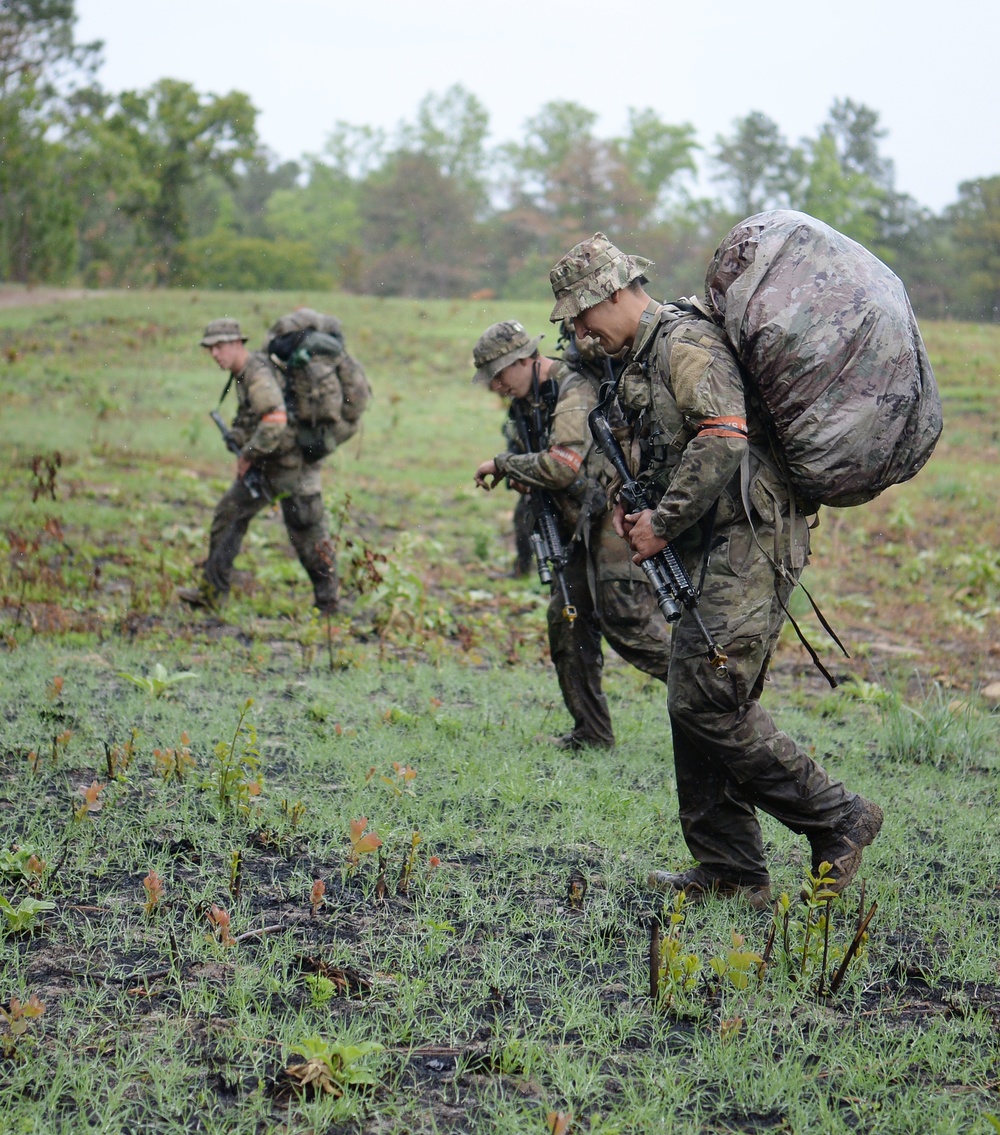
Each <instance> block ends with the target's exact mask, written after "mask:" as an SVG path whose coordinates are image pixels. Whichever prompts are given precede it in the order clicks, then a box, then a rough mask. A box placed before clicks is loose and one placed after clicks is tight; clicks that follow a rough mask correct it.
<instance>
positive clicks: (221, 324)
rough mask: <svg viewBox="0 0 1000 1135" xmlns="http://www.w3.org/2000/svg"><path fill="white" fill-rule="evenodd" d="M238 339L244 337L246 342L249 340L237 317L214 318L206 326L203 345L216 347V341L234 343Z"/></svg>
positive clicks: (202, 338) (243, 339)
mask: <svg viewBox="0 0 1000 1135" xmlns="http://www.w3.org/2000/svg"><path fill="white" fill-rule="evenodd" d="M236 339H242V341H243V342H244V343H245V342H246V341H247V337H246V335H244V334H243V332H242V331H241V330H240V325H239V323H237V322H236V320H235V319H213V320H212V322H211V323H210V324H209V325H208V326H207V327H206V328H205V334H204V335H202V337H201V346H202V347H214V346H215V344H216V343H232V342H234V341H235V340H236Z"/></svg>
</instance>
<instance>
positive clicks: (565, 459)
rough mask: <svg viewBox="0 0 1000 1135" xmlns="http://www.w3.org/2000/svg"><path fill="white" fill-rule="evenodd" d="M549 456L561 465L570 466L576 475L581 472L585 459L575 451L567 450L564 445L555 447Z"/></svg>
mask: <svg viewBox="0 0 1000 1135" xmlns="http://www.w3.org/2000/svg"><path fill="white" fill-rule="evenodd" d="M549 455H550V456H551V457H552V459H553V460H554V461H558V462H559V464H560V465H567V466H569V468H570V469H572V470H573V472H574V473H579V472H580V466H581V465H582V464H583V458H582V457H581V456H580V455H579V453H577V452H576V451H575V450H573V449H567V448H566V446H564V445H554V446H552V448H551V449H550V450H549Z"/></svg>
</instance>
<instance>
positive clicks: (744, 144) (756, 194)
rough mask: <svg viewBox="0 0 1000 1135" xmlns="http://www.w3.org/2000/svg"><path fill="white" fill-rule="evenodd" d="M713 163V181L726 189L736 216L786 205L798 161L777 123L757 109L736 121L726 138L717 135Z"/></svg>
mask: <svg viewBox="0 0 1000 1135" xmlns="http://www.w3.org/2000/svg"><path fill="white" fill-rule="evenodd" d="M712 161H713V163H714V164H715V166H716V167H717V170H718V172H717V173H715V174H714V175H713V177H714V180H715V181H718V182H721V183H722V184H723V185H724V186H725V187H726V188H727V189H728V191H729V201H728V203H730V204H731V205H732V208H733V211H734V212H735V213H737V214H738V215H739V216H741V217H746V216H748V215H750V214H752V213H759V212H761V211H762V210H764V209H774V208H780V207H781V206H782V205H786V204H787V203H788V199H789V196H790V193H791V189H792V185H793V184H794V181H795V173H794V168H795V165H796V163H797V158H796V155H795V154H794V152H793V150H792V148H791V147H790V146H789V144H788V143H787V142H786V141H785V138H784V136H783V135H782V133H781V131H780V130H779V129H778V124H777V123H776V122H774V121H773V120H772V119H770V118H768V116H767V115H766V114H762V113H761V112H760V111H759V110H752V111H750V113H749V114H747V115H745V116H744V117H743V118H737V119H736V120H735V122H734V123H733V133H732V134H731V135H729V136H728V137H724V136H723V135H721V134H719V135H716V138H715V152H714V153H713V155H712Z"/></svg>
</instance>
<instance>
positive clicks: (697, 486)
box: [618, 302, 788, 541]
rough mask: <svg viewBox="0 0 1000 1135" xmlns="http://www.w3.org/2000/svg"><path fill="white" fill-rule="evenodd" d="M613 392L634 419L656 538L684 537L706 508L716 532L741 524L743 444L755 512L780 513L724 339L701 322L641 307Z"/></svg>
mask: <svg viewBox="0 0 1000 1135" xmlns="http://www.w3.org/2000/svg"><path fill="white" fill-rule="evenodd" d="M618 391H619V399H620V401H621V403H622V405H623V406H624V407H625V409H626V410H627V411H630V412H631V414H632V415H633V416H634V420H635V427H634V431H633V437H634V444H633V450H634V449H635V448H638V450H639V462H638V464H639V470H640V473H639V479H640V480H641V481H643V482H644V483H645V486H646V488H647V491H648V492H649V494H650V496H651V497H652V498H653V499H654V500H656V501H657V502H658V503H657V506H656V515H655V516H654V517H653V519H652V529H653V532H654V533H655V534H656V535H657V536H659V537H661V539H664V540H671V541H672V540H675V539H677V538H678V537H679V536H681V535H682V533H685V532H687V531H688V530H690V529H693V528H694V527H695V526H696V525H697V524H698V522H699V521H700V520H701V518H702V517H703V516H705V514H706V513H707V512H708V511H709V510H710V509H711V507H712V505H713V503H714V502H715V501H718V502H719V505H718V509H717V511H716V515H715V519H714V523H715V525H716V526H717V527H722V526H724V525H727V524H732V523H734V522H739V521H742V520H743V519H744V517H745V516H746V511H745V508H744V506H743V501H742V495H741V486H740V464H741V461H742V459H743V457H744V454H745V453H746V451H747V446H748V443H749V447H750V456H751V470H750V478H749V485H748V489H749V493H750V499H751V505H752V507H753V510H754V512H755V513H756V514H757V515H758V517H759V518H760V519H762V520H764V521H765V522H770V521H772V520H773V519H774V515H775V510H776V509H778V510H781V511H785V510H786V509H787V504H788V491H787V489H786V488H785V485H784V482H783V480H782V478H781V476H780V475H779V474H778V473H777V472H776V470H775V469H774V468H773V466H772V465H771V464H770V462H769V461H768V457H767V455H768V454H769V451H770V450H769V443H768V437H767V432H766V429H765V426H764V422H763V419H762V417H761V415H760V413H759V411H758V410H757V409H756V408H755V407H754V406H753V405H752V404H748V401H747V398H746V393H745V389H744V384H743V377H742V375H741V373H740V368H739V363H738V362H737V360H736V356H735V355H734V353H733V351H732V348H731V347H730V346H729V342H728V340H727V339H726V334H725V331H724V330H723V329H722V328H721V327H719V325H718V324H717V323H715V322H713V321H712V320H711V319H709V318H708V317H707V316H704V315H701V314H700V313H697V312H695V313H691V312H689V311H685V310H683V309H679V308H675V307H673V305H669V304H668V305H662V306H661V305H660V304H658V303H655V302H653V303H650V305H649V306H648V307H647V308H646V311H645V312H644V313H643V316H642V319H641V322H640V325H639V331H638V333H637V334H636V337H635V339H634V341H633V344H632V349H631V351H630V353H629V355H628V358H627V361H626V365H625V367H624V369H623V371H622V374H621V377H620V379H619V386H618ZM636 443H637V445H636Z"/></svg>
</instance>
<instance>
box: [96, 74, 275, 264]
mask: <svg viewBox="0 0 1000 1135" xmlns="http://www.w3.org/2000/svg"><path fill="white" fill-rule="evenodd" d="M256 116H257V112H256V110H255V108H254V107H253V105H252V104H251V102H250V99H249V97H248V96H247V95H245V94H243V93H242V92H240V91H230V92H229V94H226V95H202V94H199V93H198V92H197V91H196V90H195V89H194V87H193V86H192V85H191V84H190V83H184V82H181V81H179V80H177V79H161V80H159V82H157V83H155V84H154V85H153V86H152V87H150V88H149V89H148V90H146V91H141V92H138V91H125V92H123V93H122V94H121V95H119V96H118V98H117V100H116V105H115V107H114V108H113V109H112V112H111V114H110V117H109V119H108V126H109V128H110V130H111V131H112V132H113V133H114V135H115V136H116V137H117V138H118V140H119V142H120V143H121V144H123V145H125V146H127V147H129V148H130V150H131V151H132V152H133V153H135V155H136V156H137V158H138V161H139V165H140V167H141V168H142V169H143V170H145V171H146V174H147V176H148V178H149V187H150V192H149V194H148V196H146V198H145V199H144V200H142V201H141V202H138V203H136V204H135V205H134V206H133V209H134V211H135V214H136V216H137V217H138V219H139V220H140V221H141V222H142V225H143V228H144V229H145V231H146V232H147V234H148V236H149V239H150V241H151V243H152V246H153V250H154V255H155V257H156V265H155V276H156V280H157V282H158V283H166V282H167V281H168V280H169V278H170V273H171V261H172V257H173V253H174V250H175V249H176V248H177V246H178V245H179V244H180V243H181V242H182V241H183V240H184V239H185V238H186V237H187V236H188V231H189V216H188V211H187V208H186V207H185V193H186V191H188V190H189V189H190V187H191V186H192V185H194V184H195V182H196V181H197V180H198V179H199V178H201V177H204V176H206V175H210V174H214V175H216V176H217V177H220V178H222V179H223V180H224V181H226V182H227V183H230V184H232V182H233V180H234V176H235V172H234V171H235V170H236V167H237V165H238V163H241V162H251V161H253V160H254V157H255V154H256V152H257V136H256V131H255V122H256Z"/></svg>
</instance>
